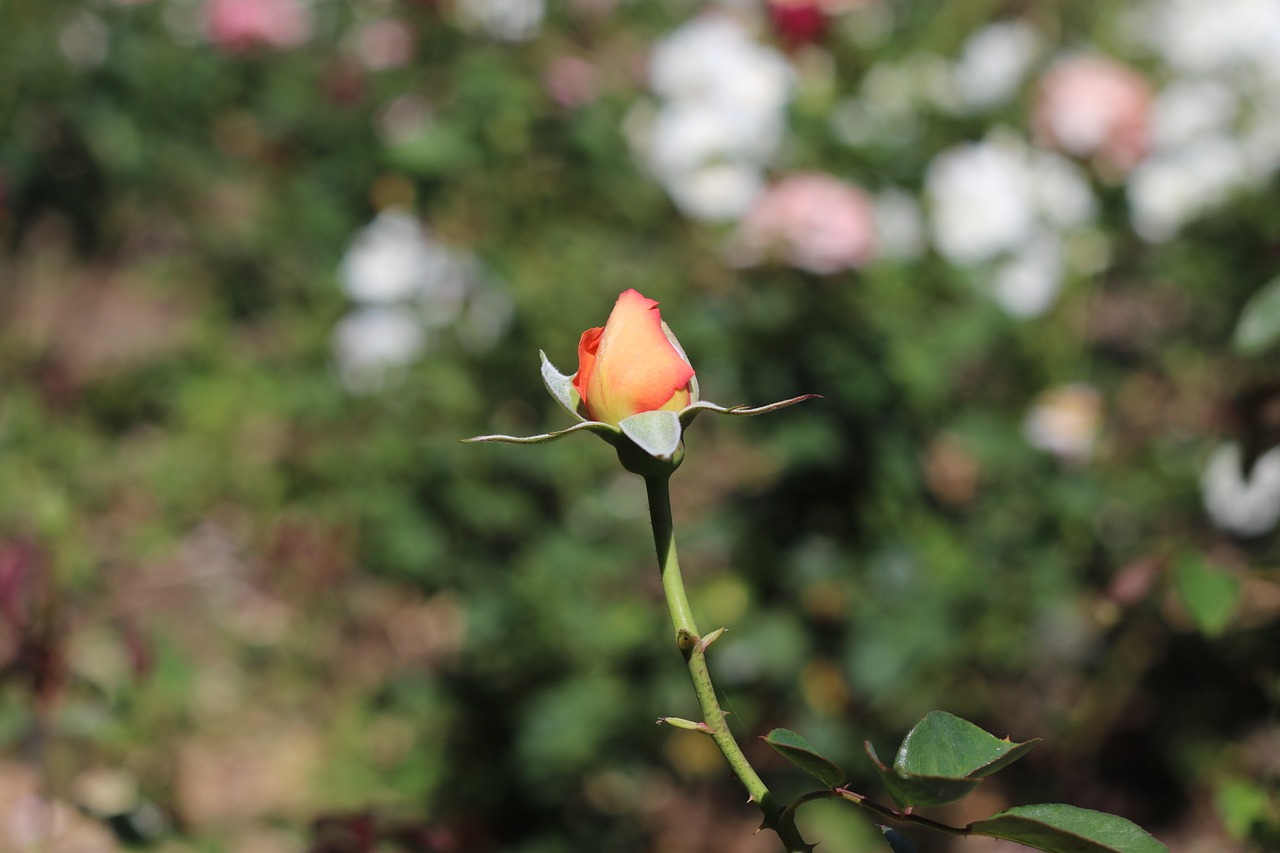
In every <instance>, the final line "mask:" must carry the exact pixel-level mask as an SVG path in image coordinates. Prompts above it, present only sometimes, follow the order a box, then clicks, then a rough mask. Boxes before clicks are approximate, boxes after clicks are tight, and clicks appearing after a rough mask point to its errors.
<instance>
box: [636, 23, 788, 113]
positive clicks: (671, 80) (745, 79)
mask: <svg viewBox="0 0 1280 853" xmlns="http://www.w3.org/2000/svg"><path fill="white" fill-rule="evenodd" d="M793 76H794V73H793V71H792V69H791V65H790V64H789V63H788V62H787V60H786V57H784V56H783V55H782V54H781V53H779V52H778V51H776V50H774V49H773V48H771V47H768V46H767V45H764V44H762V43H760V42H758V41H756V40H755V39H753V38H752V37H751V33H750V32H748V30H747V28H746V27H745V26H744V25H743V24H742V23H741V21H739V19H738V18H736V17H734V16H731V15H726V14H718V13H714V12H713V13H707V14H703V15H699V16H698V17H696V18H694V19H693V20H691V21H689V22H688V23H686V24H685V25H684V26H682V27H680V28H679V29H677V30H675V31H673V32H672V33H670V34H669V35H667V36H666V37H665V38H663V39H662V40H661V41H659V42H658V43H657V44H656V45H655V46H654V49H653V54H652V55H651V57H650V59H649V85H650V86H652V87H653V91H654V92H655V93H656V94H658V95H660V96H661V97H663V98H666V99H668V100H672V101H684V102H694V103H702V104H714V105H721V106H725V107H728V108H732V109H734V110H740V111H742V112H744V113H748V114H752V115H768V114H772V113H774V112H776V111H778V110H781V109H783V108H785V107H786V105H787V101H788V100H789V99H790V97H791V85H792V78H793Z"/></svg>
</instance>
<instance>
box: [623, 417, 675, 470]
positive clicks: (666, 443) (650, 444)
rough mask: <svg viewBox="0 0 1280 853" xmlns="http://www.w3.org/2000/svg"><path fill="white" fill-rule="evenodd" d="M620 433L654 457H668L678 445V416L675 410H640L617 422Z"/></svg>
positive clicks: (673, 453) (672, 454)
mask: <svg viewBox="0 0 1280 853" xmlns="http://www.w3.org/2000/svg"><path fill="white" fill-rule="evenodd" d="M618 426H619V427H621V428H622V434H623V435H625V436H626V437H627V438H629V439H631V440H632V441H634V442H635V443H636V445H637V446H638V447H639V448H640V449H641V450H643V451H644V452H645V453H648V454H649V455H650V456H652V457H654V458H655V459H670V458H672V457H673V456H675V454H676V450H677V449H678V448H679V447H680V431H681V429H680V416H679V415H677V414H676V413H675V412H640V413H639V414H638V415H632V416H631V417H629V418H623V419H622V420H621V421H619V422H618Z"/></svg>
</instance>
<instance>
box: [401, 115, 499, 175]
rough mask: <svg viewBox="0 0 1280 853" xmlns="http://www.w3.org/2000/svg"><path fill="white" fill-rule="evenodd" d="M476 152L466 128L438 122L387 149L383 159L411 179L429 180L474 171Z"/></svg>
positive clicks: (476, 160)
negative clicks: (434, 177)
mask: <svg viewBox="0 0 1280 853" xmlns="http://www.w3.org/2000/svg"><path fill="white" fill-rule="evenodd" d="M478 151H479V149H478V148H477V147H476V144H475V143H474V142H473V141H472V139H471V136H470V134H469V133H468V131H467V129H466V128H464V127H462V126H461V125H458V124H446V123H443V122H439V123H435V124H432V125H431V126H429V127H424V128H423V129H422V130H421V131H420V132H419V133H418V134H417V135H416V136H413V137H411V138H409V139H406V140H404V141H402V142H398V143H396V144H394V145H392V146H391V147H389V148H388V149H387V159H388V160H389V161H390V162H391V164H392V165H393V166H395V167H396V168H399V169H403V170H405V171H406V172H409V173H411V174H413V175H417V176H419V177H431V176H434V175H443V174H447V173H449V172H460V171H465V170H467V169H472V168H474V167H475V166H477V165H478V164H479V162H480V155H479V153H478Z"/></svg>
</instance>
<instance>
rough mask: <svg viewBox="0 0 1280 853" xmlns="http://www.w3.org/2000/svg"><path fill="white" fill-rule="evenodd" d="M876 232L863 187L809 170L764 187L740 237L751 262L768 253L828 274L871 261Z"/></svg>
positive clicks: (810, 269)
mask: <svg viewBox="0 0 1280 853" xmlns="http://www.w3.org/2000/svg"><path fill="white" fill-rule="evenodd" d="M875 231H876V226H875V214H874V210H873V208H872V206H871V201H870V200H869V199H868V198H867V196H866V194H865V193H864V192H863V191H862V190H860V189H859V188H858V187H855V186H853V185H851V184H847V183H845V182H843V181H840V180H838V179H836V178H834V177H832V176H831V175H826V174H822V173H818V172H810V173H800V174H795V175H790V176H788V177H785V178H783V179H782V180H780V181H778V182H777V183H775V184H774V185H773V186H772V187H770V188H769V189H767V190H765V191H764V192H763V193H762V194H761V195H760V196H759V197H758V198H757V199H756V200H755V203H754V204H753V205H752V207H751V209H750V210H749V211H748V212H747V215H746V216H745V217H744V218H743V220H742V223H741V225H740V226H739V231H738V240H739V242H740V244H741V249H742V251H743V253H744V254H745V255H746V256H747V260H748V261H749V262H754V260H755V259H757V258H759V257H761V256H769V257H775V258H777V259H779V260H781V261H783V262H784V263H787V264H790V265H791V266H794V267H799V268H800V269H804V270H808V271H810V272H815V273H819V274H821V275H828V274H830V273H834V272H838V271H840V270H842V269H851V268H854V267H859V266H861V265H862V264H864V263H866V262H867V261H868V260H870V259H871V256H872V254H873V253H874V251H875Z"/></svg>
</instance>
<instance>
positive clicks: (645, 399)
mask: <svg viewBox="0 0 1280 853" xmlns="http://www.w3.org/2000/svg"><path fill="white" fill-rule="evenodd" d="M692 379H693V367H692V366H690V364H689V362H687V361H685V359H684V356H682V355H681V354H680V352H679V351H678V350H677V349H676V347H675V345H674V344H672V342H671V340H670V339H669V338H668V337H667V333H666V331H665V330H664V329H663V327H662V317H661V315H659V313H658V303H657V301H656V300H653V299H649V298H648V297H645V296H641V295H640V294H639V293H638V292H636V291H635V290H628V291H626V292H624V293H623V294H622V295H621V296H619V297H618V301H617V304H615V305H614V306H613V312H612V313H611V314H610V315H609V319H608V321H606V322H605V324H604V328H597V329H587V330H586V331H585V332H583V333H582V338H581V340H579V342H578V372H577V373H575V374H574V376H573V387H574V388H575V389H576V390H577V392H578V396H579V397H581V398H582V403H583V406H585V407H586V410H587V417H588V418H590V419H591V420H593V421H600V422H602V423H607V424H617V423H618V422H619V421H621V420H622V419H623V418H628V417H630V416H631V415H637V414H639V413H641V412H655V411H668V412H678V411H680V410H681V409H683V408H684V407H685V406H688V405H689V404H690V402H692V392H691V388H690V382H691V381H692Z"/></svg>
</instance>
